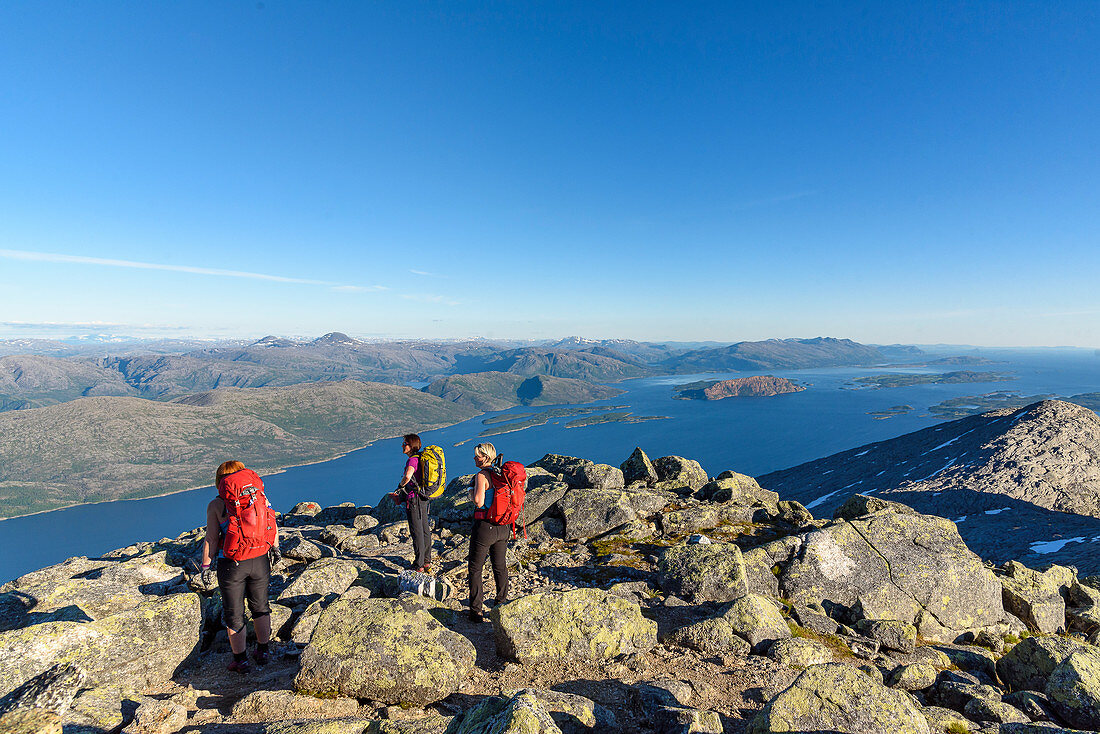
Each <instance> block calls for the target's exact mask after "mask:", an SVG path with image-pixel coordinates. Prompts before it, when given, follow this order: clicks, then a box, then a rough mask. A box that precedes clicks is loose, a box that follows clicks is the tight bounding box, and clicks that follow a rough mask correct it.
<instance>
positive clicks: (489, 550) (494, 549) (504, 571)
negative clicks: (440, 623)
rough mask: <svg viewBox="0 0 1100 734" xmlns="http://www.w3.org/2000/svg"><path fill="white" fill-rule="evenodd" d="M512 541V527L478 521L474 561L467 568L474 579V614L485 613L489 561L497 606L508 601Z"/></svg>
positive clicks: (473, 541)
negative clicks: (508, 557) (488, 561)
mask: <svg viewBox="0 0 1100 734" xmlns="http://www.w3.org/2000/svg"><path fill="white" fill-rule="evenodd" d="M511 537H512V528H511V527H509V526H508V525H494V524H493V523H491V522H489V521H488V520H474V527H473V529H472V530H471V531H470V560H469V565H468V566H467V567H466V571H467V575H468V576H469V577H470V611H471V612H478V613H479V614H480V613H481V611H482V606H483V605H484V604H485V581H484V579H483V578H482V574H483V573H484V572H485V557H486V556H488V557H489V558H490V559H491V560H492V563H493V581H494V582H495V583H496V585H497V603H498V604H500V603H503V602H504V601H505V600H506V599H507V598H508V561H507V556H508V540H509V539H510V538H511Z"/></svg>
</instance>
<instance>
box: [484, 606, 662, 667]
mask: <svg viewBox="0 0 1100 734" xmlns="http://www.w3.org/2000/svg"><path fill="white" fill-rule="evenodd" d="M491 616H492V620H493V627H494V628H495V631H496V642H497V650H498V651H499V652H500V654H501V655H503V656H505V657H508V658H512V659H515V660H518V661H519V662H521V663H525V664H526V663H532V662H538V661H540V660H563V659H569V658H573V659H580V660H593V661H599V660H605V659H608V658H613V657H615V656H617V655H622V654H626V653H632V652H646V651H648V650H650V649H651V648H652V647H653V646H654V645H656V644H657V623H656V622H653V621H652V620H649V619H646V618H645V617H643V616H642V609H641V606H640V605H639V604H638V603H637V602H635V601H631V600H628V599H624V598H622V597H618V596H614V595H612V594H609V593H607V592H606V591H603V590H601V589H576V590H573V591H566V592H548V593H542V594H530V595H528V596H525V597H522V598H520V599H516V600H515V601H512V602H508V603H507V604H504V605H502V606H499V607H497V608H495V609H494V610H493V611H492V615H491Z"/></svg>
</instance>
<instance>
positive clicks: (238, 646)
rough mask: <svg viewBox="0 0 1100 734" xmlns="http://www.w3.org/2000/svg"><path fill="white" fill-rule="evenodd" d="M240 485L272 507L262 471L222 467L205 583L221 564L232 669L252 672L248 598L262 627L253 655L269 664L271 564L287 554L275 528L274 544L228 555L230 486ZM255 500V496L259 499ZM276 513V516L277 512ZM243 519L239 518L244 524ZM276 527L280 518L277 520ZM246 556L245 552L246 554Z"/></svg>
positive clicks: (210, 514) (209, 522)
mask: <svg viewBox="0 0 1100 734" xmlns="http://www.w3.org/2000/svg"><path fill="white" fill-rule="evenodd" d="M238 485H240V486H242V487H244V488H245V489H246V490H249V489H250V490H252V493H253V495H254V494H256V493H258V494H259V495H260V496H261V497H262V498H263V511H264V513H265V515H266V512H267V498H266V497H263V486H264V484H263V481H261V480H260V477H259V475H258V474H256V472H254V471H252V470H251V469H248V468H246V467H245V465H244V464H242V463H241V462H239V461H227V462H225V463H223V464H222V465H221V466H219V467H218V470H217V471H216V472H215V474H214V486H216V487H217V488H218V496H217V497H215V498H214V499H212V500H210V504H209V505H207V506H206V542H205V543H203V546H202V576H203V582H204V583H205V584H206V585H207V586H211V585H212V582H213V578H212V577H213V575H214V572H213V570H212V569H211V568H210V566H211V564H212V563H215V562H216V564H217V566H216V567H217V575H218V588H219V589H220V590H221V594H222V612H223V617H224V620H225V629H226V633H227V634H228V635H229V647H230V649H231V650H232V651H233V660H232V661H231V662H230V663H229V669H230V670H232V671H236V672H238V673H247V672H248V655H247V654H246V652H245V648H246V646H247V642H248V638H247V633H246V631H245V626H244V600H245V597H246V596H247V598H248V609H249V611H250V612H252V625H253V626H254V627H255V628H256V642H257V647H256V652H255V653H254V654H253V656H252V657H253V659H254V660H255V661H256V663H257V664H259V665H264V664H265V663H267V659H268V643H269V642H270V641H271V607H270V606H269V605H268V602H267V587H268V583H269V582H270V580H271V564H272V562H274V561H278V560H279V559H280V558H282V555H281V554H280V553H279V536H278V533H277V532H276V533H275V536H274V544H272V545H270V546H269V545H267V544H264V545H262V546H255V547H254V550H251V551H249V552H244V553H243V554H240V555H238V554H237V553H234V552H233V551H232V550H231V551H230V553H231V554H232V555H234V557H235V558H239V560H231V559H229V558H226V556H225V549H223V547H222V546H223V543H224V541H225V539H226V530H227V529H228V526H229V521H230V517H229V513H228V511H227V510H226V501H225V499H224V497H226V496H227V495H226V491H227V488H228V487H234V488H236V487H237V486H238ZM253 501H255V499H253ZM271 517H272V518H273V517H274V515H273V514H272V515H271ZM238 524H239V523H238ZM270 529H271V530H274V523H273V522H272V523H271V528H270ZM242 555H243V556H245V557H243V558H242V557H241V556H242Z"/></svg>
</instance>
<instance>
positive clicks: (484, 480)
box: [470, 471, 489, 507]
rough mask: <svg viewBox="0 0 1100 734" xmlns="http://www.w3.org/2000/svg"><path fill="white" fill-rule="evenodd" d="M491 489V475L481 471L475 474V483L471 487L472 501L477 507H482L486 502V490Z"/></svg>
mask: <svg viewBox="0 0 1100 734" xmlns="http://www.w3.org/2000/svg"><path fill="white" fill-rule="evenodd" d="M487 489H489V477H487V476H485V472H483V471H479V472H478V473H477V474H476V475H475V476H474V484H473V486H472V487H470V501H471V502H473V503H474V506H475V507H481V505H482V504H484V503H485V490H487Z"/></svg>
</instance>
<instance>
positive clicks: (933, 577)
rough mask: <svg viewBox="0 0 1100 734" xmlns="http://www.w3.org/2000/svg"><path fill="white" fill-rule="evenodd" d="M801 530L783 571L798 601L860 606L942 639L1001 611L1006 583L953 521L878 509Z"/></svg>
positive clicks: (787, 589)
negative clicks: (968, 544) (974, 550)
mask: <svg viewBox="0 0 1100 734" xmlns="http://www.w3.org/2000/svg"><path fill="white" fill-rule="evenodd" d="M801 537H802V543H801V545H800V547H799V550H798V553H797V554H796V555H795V556H794V557H793V558H792V560H791V561H790V562H789V563H788V564H787V566H786V568H785V569H784V570H783V572H782V574H781V577H780V589H781V592H782V593H783V595H784V597H785V598H788V599H790V600H791V601H793V602H795V603H799V604H809V603H811V602H812V603H818V604H820V603H822V602H824V601H828V602H829V603H831V604H838V605H841V606H843V607H847V608H858V609H859V610H860V613H861V615H862V616H863V617H864V618H867V619H893V620H899V621H903V622H908V623H910V624H913V625H915V626H916V628H917V631H918V633H919V634H920V635H922V636H923V637H925V638H927V639H932V640H941V641H949V640H953V639H955V638H956V637H957V636H958V635H959V634H960V633H961V632H963V631H966V630H970V629H974V628H980V627H987V626H989V625H992V624H995V623H997V622H999V621H1000V620H1001V618H1002V616H1003V610H1002V607H1001V586H1000V583H999V582H998V581H997V579H996V578H995V577H994V576H993V573H992V572H991V571H990V570H989V569H987V568H986V567H985V566H984V565H983V563H982V561H981V559H980V558H978V557H977V556H976V555H974V553H972V552H971V551H970V550H969V549H968V548H967V547H966V545H965V544H964V543H963V541H962V538H960V537H959V534H958V530H957V528H956V527H955V524H954V523H952V522H950V521H949V520H944V519H943V518H939V517H934V516H931V515H917V514H913V515H910V514H900V513H894V512H879V513H876V514H873V515H868V516H865V517H861V518H858V519H855V520H836V521H833V522H831V523H829V524H827V525H825V526H823V527H821V528H819V529H816V530H813V531H811V532H808V533H805V534H803V535H802V536H801Z"/></svg>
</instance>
